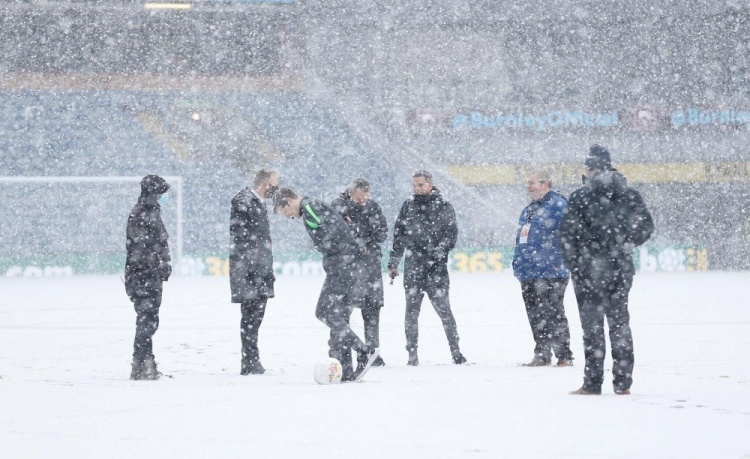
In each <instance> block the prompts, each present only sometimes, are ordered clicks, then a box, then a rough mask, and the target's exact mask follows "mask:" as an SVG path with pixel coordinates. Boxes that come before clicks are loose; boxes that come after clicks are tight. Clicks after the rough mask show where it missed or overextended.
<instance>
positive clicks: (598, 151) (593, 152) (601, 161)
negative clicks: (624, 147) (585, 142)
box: [585, 144, 612, 171]
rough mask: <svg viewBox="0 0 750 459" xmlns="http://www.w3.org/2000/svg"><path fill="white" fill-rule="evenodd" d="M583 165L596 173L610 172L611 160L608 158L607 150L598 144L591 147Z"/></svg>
mask: <svg viewBox="0 0 750 459" xmlns="http://www.w3.org/2000/svg"><path fill="white" fill-rule="evenodd" d="M585 164H586V167H588V168H589V169H594V170H597V171H608V170H612V160H611V159H610V156H609V150H607V149H606V148H605V147H603V146H601V145H598V144H594V145H591V147H590V148H589V155H588V156H587V157H586V162H585Z"/></svg>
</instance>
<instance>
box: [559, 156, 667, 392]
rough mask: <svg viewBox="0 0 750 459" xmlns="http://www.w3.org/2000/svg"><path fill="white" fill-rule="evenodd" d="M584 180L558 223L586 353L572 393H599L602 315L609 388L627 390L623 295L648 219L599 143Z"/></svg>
mask: <svg viewBox="0 0 750 459" xmlns="http://www.w3.org/2000/svg"><path fill="white" fill-rule="evenodd" d="M586 167H587V172H586V176H584V184H583V186H581V187H580V188H578V189H577V190H576V191H574V192H573V194H572V195H571V196H570V199H569V201H568V207H567V209H566V210H565V214H564V216H563V219H562V222H561V225H560V239H561V245H562V250H563V257H564V259H565V264H566V266H567V268H568V269H569V270H570V273H571V277H572V279H573V286H574V290H575V294H576V299H577V301H578V310H579V313H580V317H581V326H582V327H583V345H584V355H585V358H586V367H585V370H584V379H583V386H582V387H581V388H580V389H578V390H576V391H574V392H573V393H574V394H586V395H588V394H601V391H602V383H603V379H604V356H605V353H606V342H605V337H604V318H605V317H606V319H607V325H608V327H609V340H610V344H611V345H612V361H613V362H612V376H613V385H614V390H615V393H617V394H620V395H627V394H630V386H631V385H632V384H633V366H634V363H635V358H634V354H633V335H632V332H631V329H630V313H629V312H628V294H629V292H630V287H631V286H632V285H633V275H634V274H635V268H634V266H633V255H632V254H633V249H634V248H635V247H637V246H639V245H641V244H643V243H644V242H646V241H647V240H648V239H649V238H650V237H651V234H652V233H653V231H654V222H653V219H652V218H651V214H650V212H649V211H648V209H647V208H646V204H645V203H644V201H643V198H642V197H641V195H640V193H638V191H637V190H635V189H634V188H632V187H630V186H628V184H627V180H626V179H625V177H624V176H623V175H622V174H621V173H619V172H617V170H615V169H613V168H612V163H611V158H610V154H609V151H608V150H607V149H606V148H604V147H602V146H599V145H593V146H592V147H591V148H590V152H589V156H588V157H587V158H586Z"/></svg>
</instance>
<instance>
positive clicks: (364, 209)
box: [331, 191, 388, 275]
mask: <svg viewBox="0 0 750 459" xmlns="http://www.w3.org/2000/svg"><path fill="white" fill-rule="evenodd" d="M331 207H333V209H335V210H336V212H338V213H339V214H340V215H341V216H342V217H344V221H345V222H346V223H347V224H348V225H349V228H350V229H351V230H352V232H353V233H354V235H355V236H356V237H357V238H358V239H359V240H361V241H362V242H363V243H364V245H365V247H366V248H367V253H366V254H364V255H362V256H361V259H362V261H363V263H364V267H365V269H367V270H368V272H369V271H372V272H376V273H377V274H378V275H382V274H381V270H382V268H381V265H380V263H381V260H382V258H383V253H382V250H381V248H380V245H381V244H382V243H383V241H385V239H386V237H388V222H387V221H386V219H385V216H384V215H383V211H382V210H381V209H380V205H379V204H378V203H377V202H375V201H373V200H372V199H370V200H368V201H367V203H366V204H365V205H364V206H360V205H359V204H357V203H356V202H354V200H353V199H352V198H351V197H350V196H349V193H348V192H347V191H344V192H343V193H341V195H340V196H339V197H338V198H336V199H334V200H333V202H332V203H331Z"/></svg>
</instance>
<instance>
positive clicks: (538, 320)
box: [521, 279, 573, 363]
mask: <svg viewBox="0 0 750 459" xmlns="http://www.w3.org/2000/svg"><path fill="white" fill-rule="evenodd" d="M567 285H568V279H534V280H530V281H524V282H521V293H522V295H523V302H524V303H525V304H526V315H527V316H528V317H529V325H531V333H532V334H533V335H534V342H535V343H536V346H535V347H534V357H535V358H537V359H538V360H541V361H543V362H547V363H549V362H550V360H551V359H552V351H554V353H555V356H557V358H558V359H565V360H571V359H573V353H572V352H571V351H570V328H569V327H568V318H567V317H565V306H564V305H563V298H564V297H565V287H567Z"/></svg>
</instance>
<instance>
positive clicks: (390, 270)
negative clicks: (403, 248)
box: [388, 268, 398, 285]
mask: <svg viewBox="0 0 750 459" xmlns="http://www.w3.org/2000/svg"><path fill="white" fill-rule="evenodd" d="M397 276H398V268H388V277H390V278H391V285H393V279H395V278H396V277H397Z"/></svg>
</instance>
